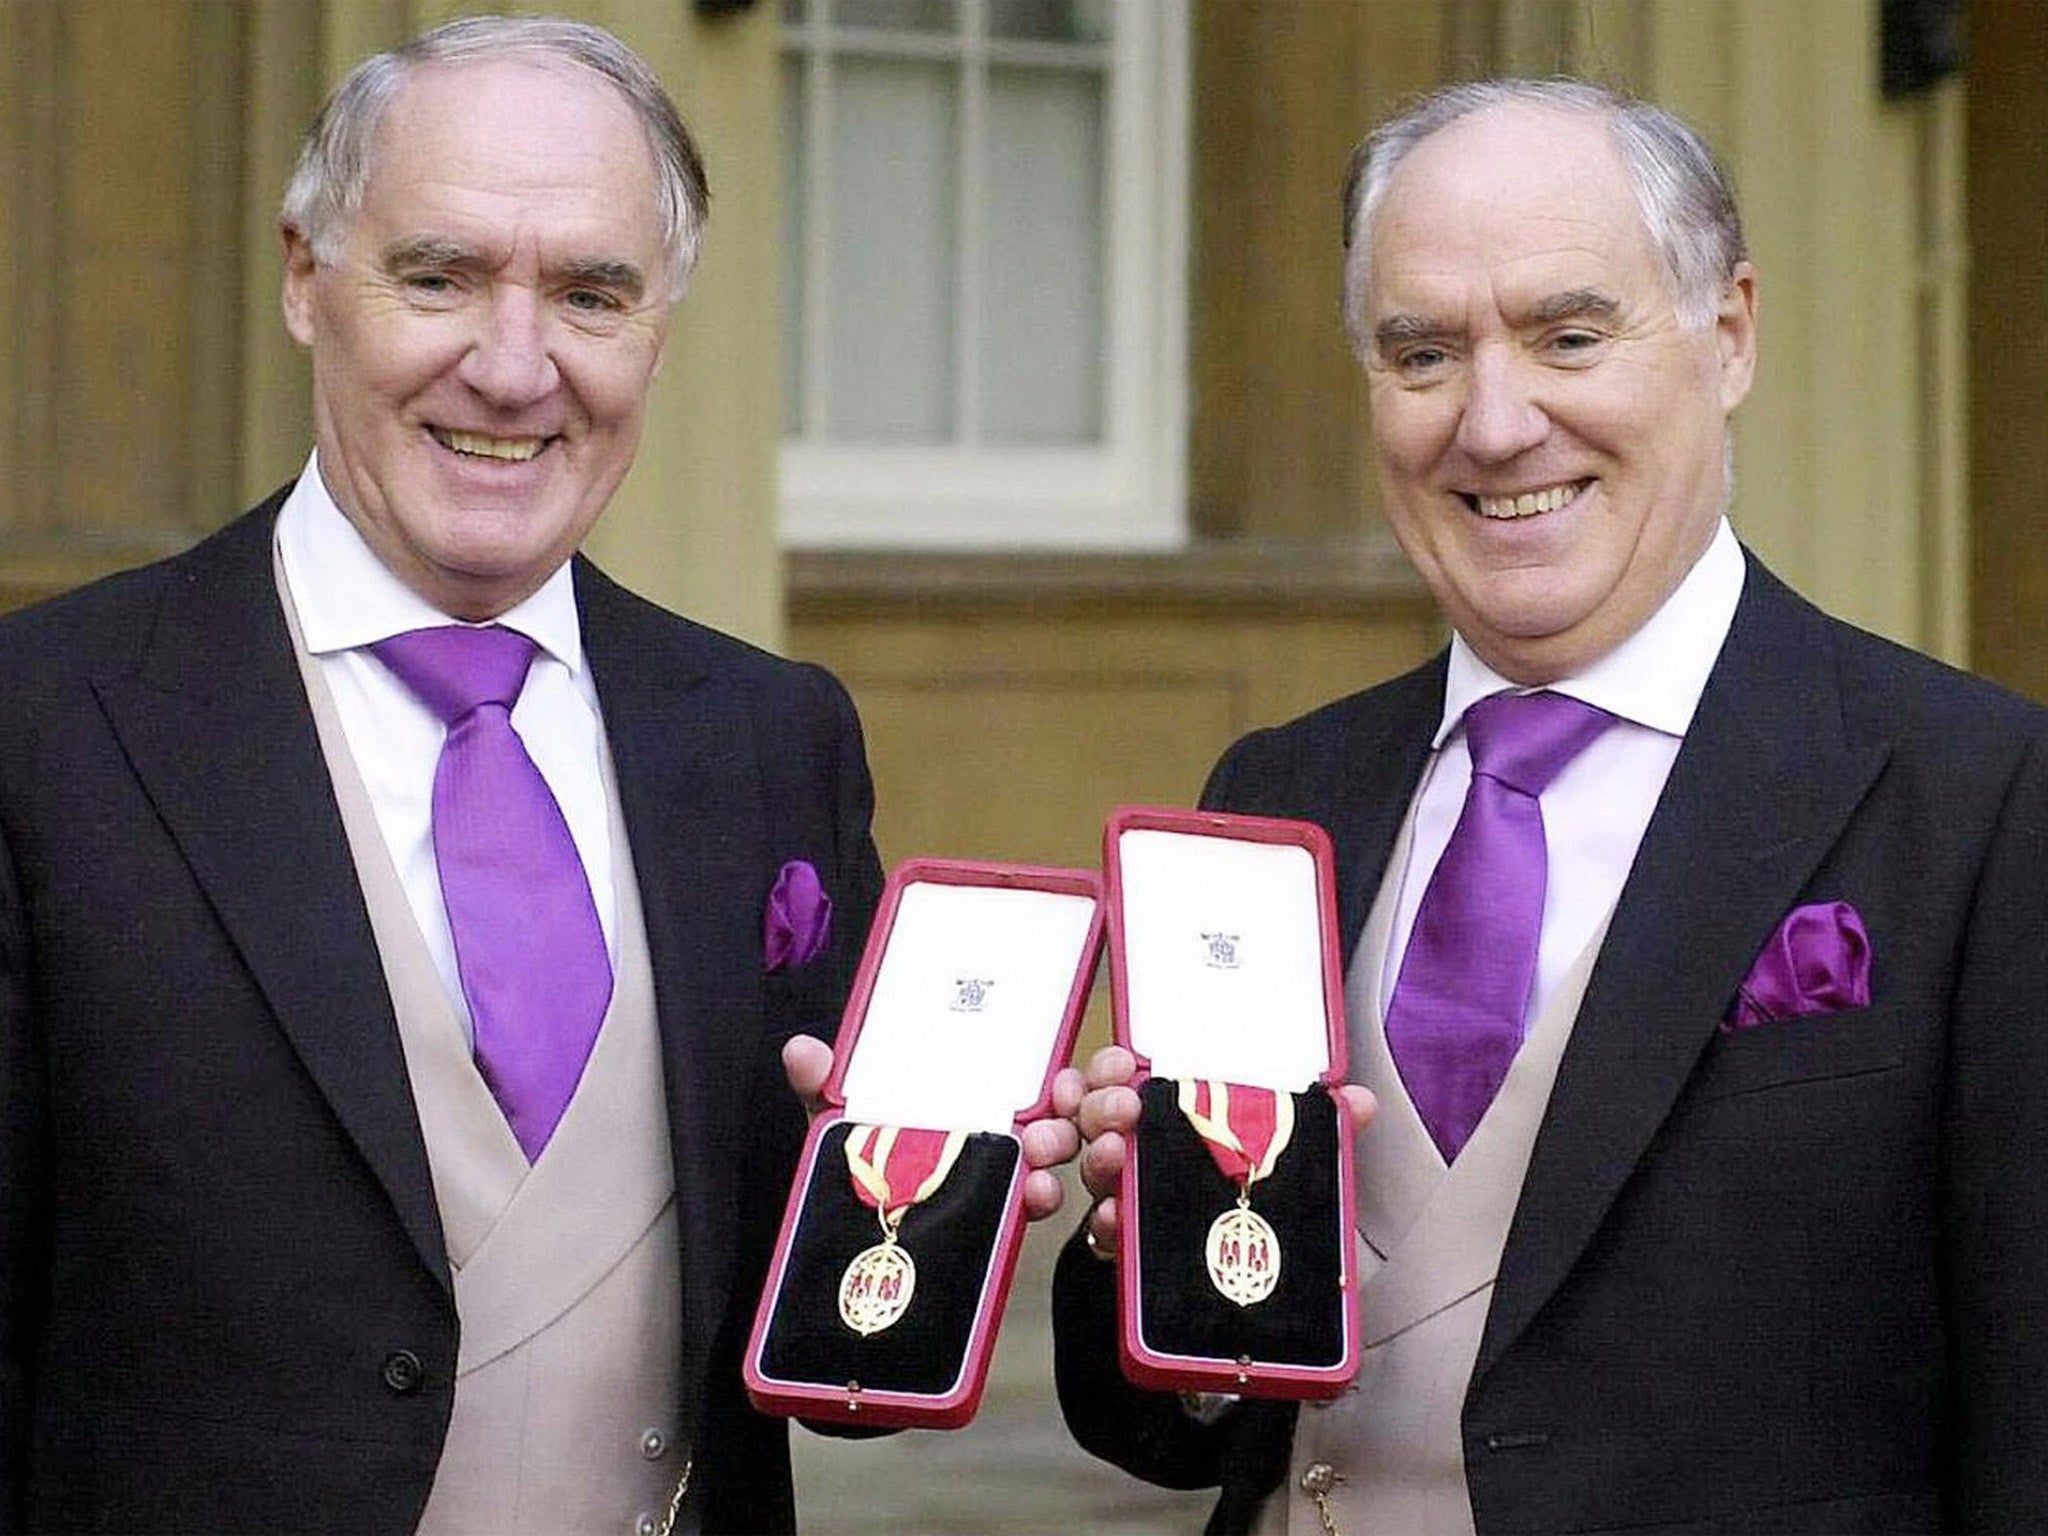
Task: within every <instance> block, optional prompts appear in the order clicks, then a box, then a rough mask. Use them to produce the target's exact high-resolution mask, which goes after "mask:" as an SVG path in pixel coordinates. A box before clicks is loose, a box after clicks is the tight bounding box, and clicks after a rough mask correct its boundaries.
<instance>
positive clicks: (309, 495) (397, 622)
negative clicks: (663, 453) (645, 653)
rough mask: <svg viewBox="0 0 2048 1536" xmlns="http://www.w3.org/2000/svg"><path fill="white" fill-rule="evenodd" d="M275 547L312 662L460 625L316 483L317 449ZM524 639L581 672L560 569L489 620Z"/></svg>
mask: <svg viewBox="0 0 2048 1536" xmlns="http://www.w3.org/2000/svg"><path fill="white" fill-rule="evenodd" d="M277 548H278V553H279V556H280V557H281V558H282V559H283V561H284V577H285V581H286V583H287V584H288V585H289V586H290V588H291V594H292V604H293V606H294V607H296V608H297V609H298V615H299V627H300V630H301V631H302V632H303V634H304V635H305V639H306V649H307V650H308V651H310V652H311V653H312V654H313V655H315V656H322V655H328V654H331V653H333V652H337V651H352V650H357V649H359V648H361V647H363V646H367V645H374V644H375V643H376V642H377V641H379V640H387V639H389V638H390V637H391V636H393V635H401V634H404V633H405V632H406V631H407V630H410V629H429V628H433V627H435V626H437V625H443V624H458V623H460V622H462V621H461V620H459V619H454V618H451V617H449V616H448V615H447V614H445V613H443V612H441V610H440V609H438V608H436V607H434V605H433V604H431V603H429V602H428V601H427V600H426V599H425V598H423V597H421V596H420V595H419V594H418V593H417V592H415V591H413V589H412V588H411V587H408V586H407V585H406V584H405V583H404V582H402V581H400V580H399V579H398V578H397V577H396V576H394V575H392V574H391V571H390V570H389V568H387V567H386V566H385V564H384V562H383V561H381V560H379V559H378V558H377V556H376V554H375V553H374V552H373V551H372V550H371V548H370V546H369V545H368V544H366V543H365V542H364V541H363V536H362V535H361V534H360V533H358V532H357V531H356V526H355V524H354V523H351V522H350V521H349V520H348V518H347V516H346V515H345V514H344V513H343V512H342V510H341V508H340V507H338V506H336V505H335V502H334V498H333V497H332V496H331V495H329V494H328V490H327V484H326V482H325V481H324V480H322V479H321V477H320V455H319V452H318V450H315V451H314V453H313V455H312V457H310V458H309V459H307V461H306V469H305V473H303V474H302V475H300V476H299V480H298V484H296V485H294V486H293V487H292V491H291V495H289V496H288V497H286V498H285V504H284V506H283V508H282V509H281V510H280V511H279V512H278V515H277ZM492 622H493V623H494V624H501V625H503V626H504V627H505V628H507V629H515V630H517V631H519V633H520V634H522V635H525V636H527V637H528V638H529V639H531V640H532V641H534V643H535V644H537V645H539V646H540V647H541V649H542V650H544V651H546V652H547V653H548V654H549V655H550V656H552V657H554V658H555V660H557V661H559V662H560V663H562V665H563V666H565V667H567V668H568V669H569V671H570V673H571V674H572V675H580V673H581V672H582V669H583V631H582V627H581V625H580V624H579V623H578V621H577V617H576V592H575V587H574V584H573V581H572V578H571V574H570V567H569V565H568V563H567V562H564V563H563V564H562V565H561V566H560V567H559V568H558V569H557V570H556V571H555V573H554V574H553V575H552V576H550V577H548V579H547V580H546V581H545V582H543V583H542V584H541V587H540V590H538V591H537V592H535V593H534V594H533V595H532V596H531V597H529V598H527V599H526V600H525V601H524V602H522V603H520V604H519V605H518V606H516V607H514V608H511V609H509V610H507V611H506V612H505V613H502V614H500V615H499V616H498V617H497V618H496V619H494V620H492Z"/></svg>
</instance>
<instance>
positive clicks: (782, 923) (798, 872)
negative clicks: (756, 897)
mask: <svg viewBox="0 0 2048 1536" xmlns="http://www.w3.org/2000/svg"><path fill="white" fill-rule="evenodd" d="M831 936H832V898H831V897H830V896H827V895H826V894H825V887H824V886H823V885H822V884H820V883H819V881H818V872H817V871H816V870H815V869H813V868H812V867H811V866H810V865H809V864H808V863H806V862H805V861H804V860H802V859H791V860H790V861H789V862H788V863H787V864H785V865H783V866H782V870H781V872H780V873H779V874H777V875H776V877H775V888H774V889H773V890H771V891H770V892H769V893H768V910H767V911H766V912H765V913H764V914H763V915H762V926H761V946H762V949H763V951H764V952H765V954H766V957H767V969H768V970H770V971H786V970H789V969H790V968H791V967H793V966H799V965H808V964H810V963H811V961H813V960H814V959H816V958H817V955H818V951H819V950H821V949H823V948H824V947H825V941H826V940H827V939H829V938H830V937H831Z"/></svg>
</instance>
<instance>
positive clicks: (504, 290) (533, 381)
mask: <svg viewBox="0 0 2048 1536" xmlns="http://www.w3.org/2000/svg"><path fill="white" fill-rule="evenodd" d="M458 374H459V376H460V377H461V379H462V382H463V383H465V384H467V385H468V386H469V387H470V388H471V389H473V390H475V391H476V392H477V393H478V394H479V395H481V396H483V398H484V399H486V400H488V401H489V402H490V403H491V404H493V405H497V406H503V407H506V408H508V409H517V408H518V407H520V406H525V405H531V404H533V403H534V402H535V401H537V400H541V399H544V398H545V397H546V396H547V395H548V394H549V393H550V392H552V391H553V390H554V388H555V386H556V385H557V384H559V383H560V382H561V374H560V372H559V370H558V369H557V368H556V367H555V360H554V356H553V354H552V352H551V351H550V349H549V342H548V326H547V315H546V312H545V310H544V309H543V307H542V305H541V302H540V299H539V297H538V296H537V295H536V294H534V293H533V292H532V291H531V290H530V289H527V288H522V287H519V286H516V285H512V284H507V285H505V286H503V287H500V288H498V289H497V290H495V291H494V292H493V293H492V295H491V303H490V308H489V309H488V311H487V312H486V314H485V317H484V320H483V324H482V327H481V329H480V330H479V331H478V333H477V335H476V336H475V337H474V338H472V340H471V342H470V347H469V351H468V352H467V353H466V354H465V355H464V357H463V359H462V366H461V368H460V369H459V370H458Z"/></svg>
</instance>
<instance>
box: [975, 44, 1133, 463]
mask: <svg viewBox="0 0 2048 1536" xmlns="http://www.w3.org/2000/svg"><path fill="white" fill-rule="evenodd" d="M1102 105H1103V82H1102V78H1101V76H1099V75H1096V74H1093V73H1088V74H1064V73H1053V72H1049V71H1045V70H1037V69H1032V70H1017V69H991V70H990V71H989V77H988V113H989V117H988V121H989V164H988V180H987V186H986V189H985V193H984V197H985V201H984V204H983V207H984V210H985V211H984V213H983V219H984V221H985V227H986V228H987V231H988V242H987V252H986V256H985V258H984V263H983V268H982V285H983V286H982V295H983V302H984V304H985V305H986V310H985V312H984V313H983V315H982V317H981V322H982V328H983V330H982V335H983V341H984V345H983V348H982V353H981V362H980V368H981V374H980V380H981V392H982V395H981V398H982V417H983V424H982V435H983V437H984V438H985V439H987V440H988V441H989V442H992V443H1040V444H1048V443H1092V442H1096V441H1099V440H1100V438H1101V436H1102V366H1103V360H1102V246H1103V222H1102V218H1103V208H1102V177H1103V171H1102V152H1103V151H1102V132H1103V129H1102Z"/></svg>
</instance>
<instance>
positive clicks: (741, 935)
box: [576, 560, 767, 1403]
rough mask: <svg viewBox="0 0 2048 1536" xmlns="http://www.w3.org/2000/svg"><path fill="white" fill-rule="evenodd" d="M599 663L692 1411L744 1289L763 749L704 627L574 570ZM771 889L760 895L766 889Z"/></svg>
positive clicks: (757, 1017)
mask: <svg viewBox="0 0 2048 1536" xmlns="http://www.w3.org/2000/svg"><path fill="white" fill-rule="evenodd" d="M576 591H577V598H578V602H579V604H580V605H581V608H582V613H583V641H584V647H585V649H586V651H587V652H588V653H589V656H590V663H591V669H592V675H593V677H594V678H595V680H596V683H597V691H598V698H599V702H600V705H601V706H602V708H603V711H604V721H605V733H606V736H607V737H608V738H609V740H610V743H611V751H612V762H613V766H614V768H615V769H616V771H617V775H618V786H619V804H620V809H621V811H622V813H623V815H624V817H625V822H626V827H627V833H628V836H629V837H630V839H631V841H632V851H633V865H634V869H635V872H636V873H637V875H638V877H639V883H640V899H641V904H642V907H643V909H644V912H645V917H646V930H647V950H648V958H649V962H650V965H651V968H652V971H653V975H654V998H655V1012H656V1014H657V1016H658V1018H659V1021H660V1029H661V1045H662V1064H663V1077H664V1082H665V1086H666V1089H667V1094H668V1105H669V1125H670V1131H669V1134H670V1139H671V1141H672V1143H673V1148H674V1157H675V1169H676V1213H677V1218H678V1221H679V1224H680V1228H681V1235H682V1279H683V1349H682V1357H683V1358H682V1382H683V1388H684V1391H683V1397H684V1401H685V1403H690V1402H694V1401H695V1400H696V1396H697V1392H696V1387H697V1384H698V1383H700V1382H701V1381H702V1380H703V1371H704V1369H705V1364H706V1360H707V1357H708V1354H709V1351H710V1348H711V1344H712V1340H713V1336H714V1335H715V1333H716V1332H717V1329H718V1325H719V1322H720V1320H721V1318H722V1316H723V1313H724V1310H725V1302H726V1293H727V1291H728V1289H729V1288H730V1285H731V1278H732V1266H733V1259H734V1249H735V1245H734V1243H733V1242H732V1240H731V1234H732V1232H733V1231H734V1229H735V1226H736V1224H737V1222H738V1215H739V1196H740V1180H741V1178H742V1177H743V1176H744V1174H745V1170H743V1169H742V1168H740V1167H739V1166H738V1160H739V1158H740V1157H741V1155H742V1153H743V1151H744V1149H745V1148H746V1146H747V1145H748V1141H749V1136H748V1124H749V1117H750V1116H751V1115H752V1114H753V1112H754V1111H753V1107H752V1105H751V1095H752V1093H753V1089H754V1084H753V1073H754V1070H755V1066H756V1058H757V1056H758V1045H759V1037H760V1031H761V1027H762V999H761V978H760V972H759V965H760V921H761V917H760V911H761V908H760V903H761V901H762V899H763V898H764V897H765V894H766V891H765V886H763V884H762V881H761V880H760V877H759V873H758V870H759V864H760V850H761V848H762V847H763V846H764V844H765V841H766V837H767V826H766V811H765V808H764V806H763V804H762V796H761V787H760V786H761V782H762V780H761V773H760V768H759V764H758V743H757V741H756V739H755V734H754V725H753V719H752V716H751V713H750V711H749V709H748V707H747V704H746V700H745V698H744V697H743V696H742V695H741V694H740V693H739V692H738V690H737V689H736V688H735V687H734V685H733V684H732V683H730V682H729V681H728V679H727V677H726V675H725V674H723V673H721V672H720V671H718V670H716V669H714V668H713V667H712V665H711V664H710V659H709V657H708V655H707V654H706V653H705V652H704V651H703V650H702V648H701V647H699V646H698V645H697V644H696V643H695V642H694V640H693V638H692V637H693V635H694V631H692V630H690V629H688V628H686V627H684V626H682V625H680V624H679V623H678V621H677V620H675V619H674V618H673V617H671V616H669V615H666V614H661V613H660V612H659V610H656V609H653V608H651V607H649V606H647V605H645V604H643V603H641V602H640V601H639V600H638V599H636V598H634V597H632V596H630V595H629V594H627V593H625V592H624V591H623V590H622V589H620V588H619V587H617V586H616V585H614V584H613V583H612V582H611V581H610V580H609V579H608V578H606V577H605V576H603V575H602V574H601V573H600V572H598V571H597V569H596V568H595V567H594V566H592V565H590V564H589V563H588V562H586V561H582V560H579V561H578V562H577V569H576ZM757 887H758V888H757Z"/></svg>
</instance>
